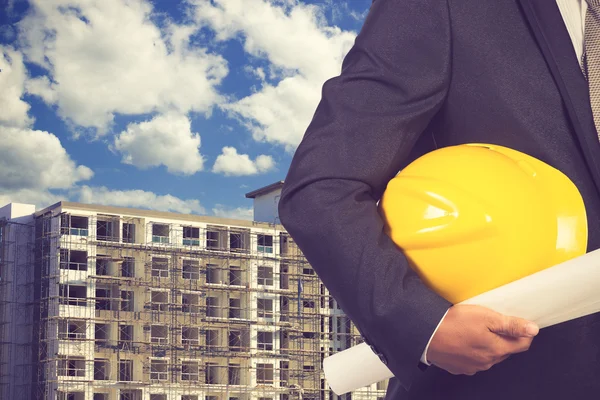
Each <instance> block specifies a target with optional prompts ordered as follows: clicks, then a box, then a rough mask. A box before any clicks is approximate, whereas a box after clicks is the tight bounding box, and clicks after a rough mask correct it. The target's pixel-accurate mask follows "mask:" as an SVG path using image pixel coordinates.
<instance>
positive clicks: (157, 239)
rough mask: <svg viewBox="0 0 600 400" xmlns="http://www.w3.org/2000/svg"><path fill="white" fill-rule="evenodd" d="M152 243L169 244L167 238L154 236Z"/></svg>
mask: <svg viewBox="0 0 600 400" xmlns="http://www.w3.org/2000/svg"><path fill="white" fill-rule="evenodd" d="M152 243H169V238H168V237H167V236H157V235H152Z"/></svg>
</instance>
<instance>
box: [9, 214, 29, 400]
mask: <svg viewBox="0 0 600 400" xmlns="http://www.w3.org/2000/svg"><path fill="white" fill-rule="evenodd" d="M32 239H33V225H32V224H27V223H22V222H16V221H8V220H6V219H2V220H0V399H20V398H24V399H25V398H29V395H30V389H31V382H32V379H33V375H32V374H33V354H34V352H33V344H34V342H35V339H36V338H35V337H34V334H33V332H34V329H33V323H34V320H33V315H34V313H33V304H34V303H33V301H32V299H33V297H34V278H33V268H32V266H33V257H32V254H33V253H32V250H33V247H32V243H33V241H32Z"/></svg>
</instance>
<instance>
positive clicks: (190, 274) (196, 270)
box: [182, 260, 200, 280]
mask: <svg viewBox="0 0 600 400" xmlns="http://www.w3.org/2000/svg"><path fill="white" fill-rule="evenodd" d="M182 277H183V279H195V280H197V279H200V263H199V261H197V260H183V268H182Z"/></svg>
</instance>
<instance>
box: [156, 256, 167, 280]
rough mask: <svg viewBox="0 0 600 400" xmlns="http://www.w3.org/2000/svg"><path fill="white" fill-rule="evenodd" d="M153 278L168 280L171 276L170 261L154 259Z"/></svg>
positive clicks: (159, 258)
mask: <svg viewBox="0 0 600 400" xmlns="http://www.w3.org/2000/svg"><path fill="white" fill-rule="evenodd" d="M152 276H153V277H159V278H167V277H168V276H169V259H168V258H162V257H152Z"/></svg>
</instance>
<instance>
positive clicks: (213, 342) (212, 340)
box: [206, 329, 219, 350]
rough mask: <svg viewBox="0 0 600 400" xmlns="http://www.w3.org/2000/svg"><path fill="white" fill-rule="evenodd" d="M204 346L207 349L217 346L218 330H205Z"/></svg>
mask: <svg viewBox="0 0 600 400" xmlns="http://www.w3.org/2000/svg"><path fill="white" fill-rule="evenodd" d="M206 347H207V348H208V349H209V350H215V349H216V348H218V347H219V331H217V330H214V329H208V330H207V331H206Z"/></svg>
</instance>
